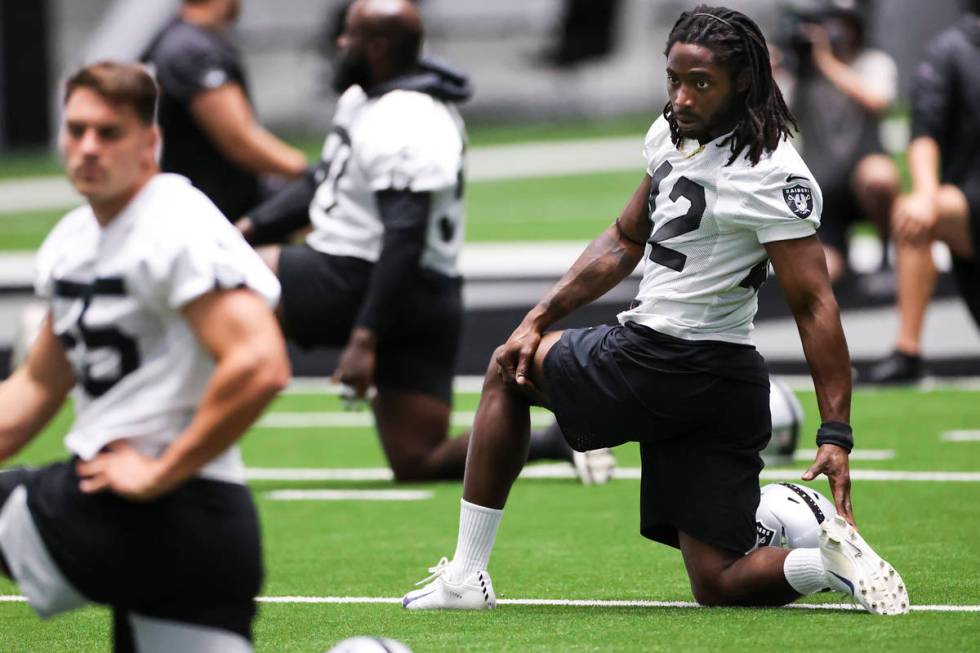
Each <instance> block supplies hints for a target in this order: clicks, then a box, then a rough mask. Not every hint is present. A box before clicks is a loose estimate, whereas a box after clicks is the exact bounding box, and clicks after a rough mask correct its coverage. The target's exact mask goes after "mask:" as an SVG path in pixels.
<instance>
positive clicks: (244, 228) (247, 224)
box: [235, 215, 255, 242]
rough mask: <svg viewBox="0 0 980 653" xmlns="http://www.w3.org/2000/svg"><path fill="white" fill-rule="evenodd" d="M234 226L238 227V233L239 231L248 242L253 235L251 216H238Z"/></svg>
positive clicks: (253, 224)
mask: <svg viewBox="0 0 980 653" xmlns="http://www.w3.org/2000/svg"><path fill="white" fill-rule="evenodd" d="M235 228H236V229H238V233H240V234H241V235H242V237H243V238H244V239H245V240H247V241H249V242H251V241H252V238H253V237H254V236H255V223H254V222H252V218H250V217H248V216H247V215H246V216H244V217H242V218H239V219H238V221H236V222H235Z"/></svg>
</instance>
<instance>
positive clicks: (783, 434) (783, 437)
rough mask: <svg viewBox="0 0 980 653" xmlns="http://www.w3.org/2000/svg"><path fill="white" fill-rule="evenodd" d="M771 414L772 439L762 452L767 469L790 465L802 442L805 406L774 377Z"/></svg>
mask: <svg viewBox="0 0 980 653" xmlns="http://www.w3.org/2000/svg"><path fill="white" fill-rule="evenodd" d="M769 412H770V413H771V414H772V438H771V439H770V440H769V444H768V445H767V446H766V448H765V449H764V450H763V451H762V459H763V460H764V461H765V463H766V466H767V467H768V466H772V465H789V464H790V463H792V462H793V454H794V453H795V452H796V443H797V442H799V440H800V427H801V426H802V425H803V406H801V405H800V402H799V400H798V399H797V398H796V395H794V394H793V391H792V390H790V389H789V387H787V385H786V384H785V383H783V382H782V381H780V380H779V379H777V378H776V377H774V376H770V377H769Z"/></svg>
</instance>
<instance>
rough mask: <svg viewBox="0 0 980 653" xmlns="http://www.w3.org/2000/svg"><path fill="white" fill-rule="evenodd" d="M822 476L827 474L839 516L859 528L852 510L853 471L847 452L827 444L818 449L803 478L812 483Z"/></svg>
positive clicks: (834, 445)
mask: <svg viewBox="0 0 980 653" xmlns="http://www.w3.org/2000/svg"><path fill="white" fill-rule="evenodd" d="M820 474H825V475H826V476H827V480H828V481H829V482H830V494H831V496H833V498H834V508H835V509H836V510H837V514H838V515H840V516H841V517H843V518H844V519H846V520H847V521H848V522H849V523H850V524H851V525H852V526H854V527H855V528H857V525H856V524H855V523H854V514H853V512H852V510H851V471H850V463H849V460H848V453H847V450H845V449H842V448H841V447H838V446H837V445H836V444H825V445H823V446H822V447H820V448H819V449H817V457H816V459H814V461H813V464H812V465H810V469H808V470H806V472H804V473H803V477H802V478H803V480H804V481H812V480H813V479H815V478H816V477H817V476H819V475H820Z"/></svg>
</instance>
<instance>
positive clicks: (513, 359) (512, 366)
mask: <svg viewBox="0 0 980 653" xmlns="http://www.w3.org/2000/svg"><path fill="white" fill-rule="evenodd" d="M541 335H542V334H541V331H539V330H538V329H536V328H534V327H528V326H525V325H524V324H522V325H521V326H519V327H517V329H516V330H515V331H514V333H512V334H511V336H510V338H508V339H507V342H505V343H504V344H503V345H501V346H500V347H499V348H497V351H496V356H495V360H496V362H497V367H498V369H499V370H500V378H501V379H502V380H503V382H504V383H506V384H508V385H518V386H521V387H527V388H530V389H532V390H537V388H535V387H534V383H532V381H531V373H530V369H531V364H532V363H533V362H534V354H535V352H537V351H538V345H539V344H541Z"/></svg>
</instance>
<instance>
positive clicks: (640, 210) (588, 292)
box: [524, 175, 652, 331]
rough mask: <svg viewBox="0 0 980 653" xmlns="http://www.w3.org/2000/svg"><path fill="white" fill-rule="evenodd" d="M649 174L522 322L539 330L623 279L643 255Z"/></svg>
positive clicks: (647, 227) (647, 234)
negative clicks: (620, 211)
mask: <svg viewBox="0 0 980 653" xmlns="http://www.w3.org/2000/svg"><path fill="white" fill-rule="evenodd" d="M649 196H650V176H649V175H646V176H645V177H644V178H643V181H642V182H641V183H640V185H639V187H638V188H637V189H636V191H635V192H634V193H633V196H632V197H631V198H630V200H629V202H628V203H627V204H626V208H625V209H623V212H622V213H621V214H620V216H619V218H618V219H617V220H616V221H615V222H614V223H613V224H611V225H609V227H608V228H607V229H606V230H605V231H603V232H602V233H601V234H599V236H598V237H597V238H596V239H595V240H593V241H592V242H591V243H589V246H588V247H587V248H586V249H585V251H584V252H582V254H581V255H579V257H578V259H577V260H576V261H575V263H574V264H573V265H572V267H571V268H570V269H569V270H568V272H566V273H565V275H564V276H563V277H562V278H561V279H560V280H559V281H558V283H556V284H555V285H554V286H553V287H552V288H551V290H549V291H548V293H547V294H546V295H545V296H544V297H543V298H542V299H541V301H540V302H538V305H537V306H535V307H534V308H533V309H531V312H530V313H528V315H527V317H526V318H524V321H525V322H528V321H530V322H533V323H534V324H535V325H537V326H539V327H540V328H541V330H542V331H543V330H544V329H546V328H547V327H548V326H550V325H551V324H554V323H555V322H556V321H557V320H560V319H561V318H563V317H565V316H566V315H568V314H569V313H571V312H572V311H574V310H575V309H577V308H580V307H582V306H585V305H586V304H589V303H590V302H592V301H594V300H596V299H598V298H599V297H601V296H602V295H604V294H605V293H606V292H608V291H609V290H611V289H612V288H613V287H615V286H616V284H618V283H619V282H620V281H622V280H623V279H625V278H626V277H627V276H629V274H630V273H631V272H633V270H634V269H636V266H637V264H638V263H639V262H640V259H641V258H642V257H643V249H644V247H646V241H647V238H649V237H650V231H651V230H652V225H651V224H650V218H649V216H648V215H647V198H648V197H649Z"/></svg>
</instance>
